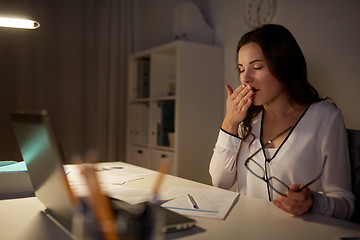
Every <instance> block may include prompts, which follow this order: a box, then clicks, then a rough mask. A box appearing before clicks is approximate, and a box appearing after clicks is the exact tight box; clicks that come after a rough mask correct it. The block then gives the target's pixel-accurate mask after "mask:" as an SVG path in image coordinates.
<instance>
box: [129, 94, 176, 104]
mask: <svg viewBox="0 0 360 240" xmlns="http://www.w3.org/2000/svg"><path fill="white" fill-rule="evenodd" d="M175 100H176V96H164V97H153V98H135V99H132V100H131V101H130V103H131V104H133V103H149V102H155V101H175Z"/></svg>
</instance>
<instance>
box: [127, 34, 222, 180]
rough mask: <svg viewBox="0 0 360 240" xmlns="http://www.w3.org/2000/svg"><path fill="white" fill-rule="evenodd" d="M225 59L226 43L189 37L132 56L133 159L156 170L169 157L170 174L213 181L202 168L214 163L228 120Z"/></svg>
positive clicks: (129, 158) (129, 105)
mask: <svg viewBox="0 0 360 240" xmlns="http://www.w3.org/2000/svg"><path fill="white" fill-rule="evenodd" d="M223 65H224V64H223V50H222V49H221V48H218V47H214V46H208V45H203V44H198V43H191V42H185V41H175V42H173V43H169V44H165V45H163V46H159V47H156V48H153V49H148V50H145V51H142V52H139V53H136V54H133V55H131V56H130V57H129V64H128V66H129V79H128V102H127V109H128V114H127V161H128V162H129V163H132V164H135V165H139V166H142V167H147V168H151V169H155V170H156V169H157V168H158V166H159V164H160V163H161V162H162V161H163V160H164V159H166V160H168V161H169V162H171V170H170V171H169V173H170V174H173V175H176V176H180V177H184V178H188V179H191V180H196V181H199V182H203V183H207V184H209V183H210V179H209V175H208V173H207V171H198V169H207V168H208V164H209V160H210V158H211V154H212V147H211V146H213V144H214V143H215V141H216V136H217V131H216V129H218V125H219V123H220V122H221V120H222V107H223V106H222V99H223V97H222V93H223V91H222V89H223V86H222V79H223V77H224V76H223ZM204 87H206V90H205V91H202V92H201V96H199V89H204ZM169 133H173V134H170V137H169ZM171 135H173V136H171ZM170 139H173V140H170ZM170 143H171V146H170ZM194 161H196V164H197V166H198V167H197V168H194V167H193V164H194Z"/></svg>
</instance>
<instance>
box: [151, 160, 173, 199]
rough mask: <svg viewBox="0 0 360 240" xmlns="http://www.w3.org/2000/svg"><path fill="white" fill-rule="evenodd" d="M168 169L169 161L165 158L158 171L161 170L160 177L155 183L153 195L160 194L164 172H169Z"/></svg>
mask: <svg viewBox="0 0 360 240" xmlns="http://www.w3.org/2000/svg"><path fill="white" fill-rule="evenodd" d="M168 170H169V161H167V160H163V161H162V162H161V163H160V166H159V170H158V172H159V173H158V177H157V179H156V182H155V184H154V188H153V192H152V194H153V197H156V196H157V195H158V193H159V189H160V186H161V183H162V181H163V179H164V174H166V173H167V172H168Z"/></svg>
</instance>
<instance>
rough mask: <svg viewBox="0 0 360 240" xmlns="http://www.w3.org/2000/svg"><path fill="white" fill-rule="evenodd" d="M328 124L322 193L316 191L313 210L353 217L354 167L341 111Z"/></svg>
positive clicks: (343, 217) (324, 151)
mask: <svg viewBox="0 0 360 240" xmlns="http://www.w3.org/2000/svg"><path fill="white" fill-rule="evenodd" d="M328 121H329V122H328V123H329V124H326V125H327V127H326V129H325V131H324V132H325V133H324V137H323V141H322V146H321V147H322V155H323V156H322V159H324V158H325V157H327V162H326V165H325V168H324V173H323V176H322V179H321V181H322V186H323V191H322V192H314V193H313V200H314V203H313V207H312V210H311V211H312V212H315V213H319V214H324V215H328V216H333V217H337V218H342V219H350V218H351V216H352V214H353V210H354V200H355V197H354V195H353V194H352V192H351V170H350V160H349V148H348V141H347V133H346V128H345V125H344V121H343V118H342V115H341V113H340V111H338V112H337V114H335V115H334V116H332V117H331V119H329V120H328Z"/></svg>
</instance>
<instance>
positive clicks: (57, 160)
mask: <svg viewBox="0 0 360 240" xmlns="http://www.w3.org/2000/svg"><path fill="white" fill-rule="evenodd" d="M10 118H11V123H12V126H13V129H14V132H15V135H16V138H17V141H18V144H19V147H20V151H21V154H22V157H23V159H24V161H25V163H26V166H27V168H28V173H29V177H30V180H31V183H32V185H33V187H34V191H35V196H36V197H37V198H38V199H39V200H40V201H41V202H42V203H43V205H44V206H45V208H46V210H45V212H46V214H47V215H49V216H50V217H51V218H54V219H55V220H56V221H57V222H59V223H60V224H61V225H62V226H64V227H65V228H66V229H67V230H68V231H70V232H71V226H72V219H73V214H74V212H75V209H74V205H73V198H72V195H71V191H70V186H69V183H68V181H67V179H66V176H65V172H64V168H63V166H62V163H64V162H65V161H64V157H63V155H62V152H61V151H60V147H59V143H58V140H57V137H56V134H55V130H54V127H53V125H52V122H51V119H50V116H49V113H48V112H47V111H39V112H12V113H10ZM110 200H111V202H112V206H113V208H114V212H115V214H117V213H118V212H121V211H122V210H124V209H126V208H127V207H126V205H127V204H128V203H125V202H123V201H121V200H118V199H114V198H110ZM128 205H129V206H130V205H131V204H128ZM160 211H161V214H163V216H164V227H163V229H162V231H163V232H164V233H167V232H173V231H178V230H184V229H189V228H192V227H193V226H195V225H196V220H194V219H192V218H189V217H187V216H184V215H181V214H179V213H176V212H173V211H171V210H169V209H166V208H163V207H160Z"/></svg>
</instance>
